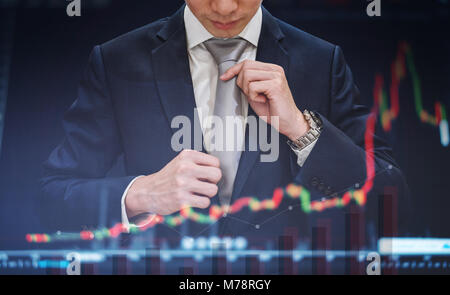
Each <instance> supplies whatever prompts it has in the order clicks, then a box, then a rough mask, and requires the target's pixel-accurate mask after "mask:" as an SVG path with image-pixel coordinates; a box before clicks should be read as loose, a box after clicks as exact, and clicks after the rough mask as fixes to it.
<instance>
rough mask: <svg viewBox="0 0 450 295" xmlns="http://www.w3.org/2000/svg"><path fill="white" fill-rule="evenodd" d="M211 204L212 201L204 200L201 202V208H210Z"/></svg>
mask: <svg viewBox="0 0 450 295" xmlns="http://www.w3.org/2000/svg"><path fill="white" fill-rule="evenodd" d="M210 204H211V201H210V200H209V199H208V198H202V200H201V201H199V207H200V208H201V209H205V208H208V207H209V205H210Z"/></svg>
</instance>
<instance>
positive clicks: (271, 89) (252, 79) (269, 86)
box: [220, 60, 309, 141]
mask: <svg viewBox="0 0 450 295" xmlns="http://www.w3.org/2000/svg"><path fill="white" fill-rule="evenodd" d="M236 75H237V79H236V83H237V85H238V86H239V87H240V88H241V89H242V91H243V92H244V94H245V95H246V96H247V99H248V102H249V104H250V106H251V107H252V109H253V110H254V111H255V113H256V114H257V115H258V116H259V117H262V118H263V119H264V120H266V121H267V123H268V124H271V121H270V117H271V116H277V117H278V120H279V126H278V127H277V126H274V127H275V128H277V129H278V132H280V133H282V134H284V135H286V136H287V137H288V138H289V139H291V140H293V141H294V140H296V139H297V138H299V137H300V136H302V135H304V134H305V133H306V132H307V131H308V130H309V125H308V123H307V122H306V120H305V118H304V117H303V114H302V112H301V111H300V110H299V109H298V108H297V106H296V104H295V101H294V98H293V97H292V93H291V90H290V89H289V85H288V82H287V79H286V76H285V74H284V70H283V68H282V67H280V66H278V65H275V64H269V63H263V62H259V61H252V60H245V61H242V62H240V63H238V64H236V65H234V66H233V67H231V68H229V69H228V70H227V71H226V72H225V73H224V74H223V75H222V76H221V77H220V78H221V79H222V80H223V81H227V80H230V79H231V78H233V77H234V76H236ZM266 118H267V119H266Z"/></svg>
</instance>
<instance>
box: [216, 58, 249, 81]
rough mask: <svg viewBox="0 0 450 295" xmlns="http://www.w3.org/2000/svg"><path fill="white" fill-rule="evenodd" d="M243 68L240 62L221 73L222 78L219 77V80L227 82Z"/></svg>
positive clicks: (242, 63)
mask: <svg viewBox="0 0 450 295" xmlns="http://www.w3.org/2000/svg"><path fill="white" fill-rule="evenodd" d="M243 66H244V62H240V63H237V64H235V65H234V66H232V67H231V68H229V69H228V70H227V71H226V72H225V73H223V75H222V76H220V79H222V80H224V81H227V80H230V79H231V78H233V77H234V76H236V75H237V74H239V72H240V71H241V69H242V67H243Z"/></svg>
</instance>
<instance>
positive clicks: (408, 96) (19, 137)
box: [0, 0, 450, 249]
mask: <svg viewBox="0 0 450 295" xmlns="http://www.w3.org/2000/svg"><path fill="white" fill-rule="evenodd" d="M85 2H86V3H85ZM182 2H183V1H164V2H162V1H148V0H145V1H144V0H133V1H130V0H127V1H120V0H115V1H114V0H109V1H108V0H102V1H89V2H88V1H86V0H85V1H82V5H83V7H82V16H81V17H74V18H70V17H68V16H67V15H66V12H65V5H67V3H68V2H66V1H0V8H1V16H0V17H4V16H11V15H15V18H14V22H13V25H14V26H11V27H10V26H7V25H3V24H2V28H1V30H2V31H7V32H13V39H12V40H13V43H12V45H13V47H12V56H11V68H10V76H9V93H8V97H7V108H6V113H5V116H6V117H5V126H4V136H3V142H2V149H1V154H0V249H16V248H26V247H29V245H27V244H25V240H24V236H25V234H26V233H29V232H45V231H46V229H45V228H44V227H43V226H42V225H41V224H40V222H39V217H38V215H39V214H37V212H38V211H39V210H38V209H39V204H37V202H36V199H37V198H36V196H37V194H38V185H37V183H38V179H39V175H40V172H41V166H40V165H41V163H42V162H43V161H44V160H45V159H46V158H47V156H48V155H49V153H50V151H51V150H52V149H53V148H54V147H55V146H56V144H57V143H58V142H59V141H60V140H61V139H62V136H63V131H62V124H61V119H62V116H63V113H64V111H65V110H66V109H67V108H68V107H69V106H70V104H71V103H72V102H73V101H74V100H75V98H76V97H75V96H76V89H77V86H78V81H79V79H80V77H81V73H82V71H83V69H84V67H85V65H86V63H87V59H88V55H89V53H90V51H91V49H92V47H93V46H94V45H96V44H100V43H103V42H105V41H107V40H110V39H112V38H114V37H116V36H118V35H120V34H122V33H125V32H127V31H130V30H132V29H134V28H137V27H139V26H142V25H145V24H147V23H149V22H152V21H154V20H156V19H158V18H161V17H165V16H168V15H170V14H172V13H173V12H175V10H176V9H177V8H178V7H179V6H180V5H181V4H182ZM96 3H97V5H95V4H96ZM263 4H264V5H265V6H266V8H268V9H269V11H270V12H271V13H272V14H273V15H274V16H276V17H279V18H281V19H282V20H285V21H286V22H288V23H290V24H292V25H294V26H297V27H299V28H301V29H303V30H305V31H307V32H310V33H312V34H315V35H317V36H319V37H321V38H323V39H326V40H328V41H330V42H332V43H336V44H339V45H340V46H341V47H342V48H343V50H344V53H345V56H346V59H347V62H348V63H349V65H350V66H351V68H352V70H353V72H354V76H355V80H356V83H357V84H358V86H359V88H360V90H361V92H362V97H363V100H364V102H365V103H366V104H368V105H372V101H373V97H372V89H373V82H374V75H375V74H376V73H382V74H383V75H384V77H385V81H386V82H387V83H389V81H390V64H391V61H392V60H393V59H394V58H395V55H396V50H397V45H398V42H399V41H401V40H405V41H408V42H409V43H410V44H411V46H412V49H413V51H414V55H415V62H416V66H417V70H418V72H419V75H420V77H421V82H422V91H423V99H424V102H423V104H424V108H425V109H427V110H428V111H430V112H431V113H434V102H435V101H436V100H440V101H441V102H443V103H444V104H445V105H446V106H447V108H446V109H447V113H450V108H449V107H450V86H449V82H450V54H449V52H450V37H449V35H450V34H449V31H448V29H447V26H448V25H449V13H448V9H449V5H448V2H447V1H445V0H440V1H438V0H436V1H388V0H382V16H381V17H375V18H369V17H368V16H367V15H366V12H365V7H366V5H367V1H363V0H361V1H351V0H349V1H347V0H328V1H318V0H308V1H306V0H305V1H302V0H272V1H264V2H263ZM11 30H13V31H11ZM411 85H412V84H411V81H410V79H409V78H407V79H406V80H405V82H403V83H402V84H401V88H400V117H399V118H398V119H397V120H396V121H394V124H393V131H392V132H391V133H389V134H385V137H386V138H387V139H388V140H389V142H390V143H391V145H392V146H393V148H394V153H395V156H396V159H397V161H398V162H399V164H400V166H401V167H402V169H403V171H404V173H405V175H406V177H407V181H408V183H409V185H410V188H411V191H412V195H413V202H414V205H415V209H416V210H415V213H414V221H415V222H414V224H412V225H411V234H412V235H418V236H440V237H450V227H449V226H448V211H449V209H450V193H449V190H450V181H449V180H450V173H449V164H450V161H449V160H450V152H449V150H450V147H447V148H444V147H442V145H441V144H440V140H439V133H438V129H437V128H433V127H431V126H429V125H424V124H421V123H420V121H419V119H418V118H417V116H416V114H415V110H414V103H413V96H412V95H413V93H412V87H411ZM449 115H450V114H449ZM119 170H120V163H118V165H117V166H116V167H115V169H114V171H112V172H111V173H112V174H114V173H116V172H117V171H119ZM49 214H50V213H49Z"/></svg>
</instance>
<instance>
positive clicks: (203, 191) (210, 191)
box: [188, 180, 218, 198]
mask: <svg viewBox="0 0 450 295" xmlns="http://www.w3.org/2000/svg"><path fill="white" fill-rule="evenodd" d="M188 190H189V191H190V192H191V193H193V194H196V195H202V196H205V197H210V198H212V197H214V196H215V195H216V194H217V191H218V187H217V185H215V184H213V183H210V182H205V181H200V180H194V181H191V182H190V184H189V187H188Z"/></svg>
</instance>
